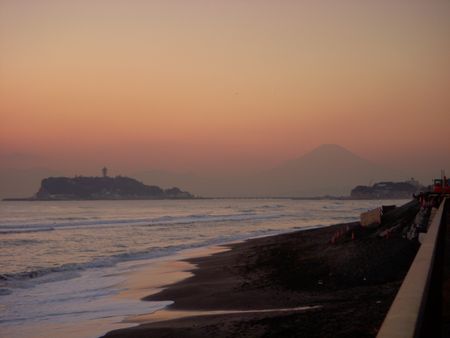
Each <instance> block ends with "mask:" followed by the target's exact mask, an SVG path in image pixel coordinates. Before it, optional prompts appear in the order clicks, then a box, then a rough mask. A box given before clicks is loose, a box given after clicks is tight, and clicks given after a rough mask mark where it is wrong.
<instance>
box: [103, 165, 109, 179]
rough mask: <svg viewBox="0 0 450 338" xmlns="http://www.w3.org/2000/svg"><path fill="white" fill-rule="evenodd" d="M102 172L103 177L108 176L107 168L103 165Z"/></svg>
mask: <svg viewBox="0 0 450 338" xmlns="http://www.w3.org/2000/svg"><path fill="white" fill-rule="evenodd" d="M102 174H103V177H108V168H106V167H103V169H102Z"/></svg>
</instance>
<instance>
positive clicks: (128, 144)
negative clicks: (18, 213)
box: [0, 0, 450, 191]
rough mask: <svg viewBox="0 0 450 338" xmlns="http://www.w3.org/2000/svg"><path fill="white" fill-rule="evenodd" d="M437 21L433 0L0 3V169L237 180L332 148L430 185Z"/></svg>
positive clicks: (439, 41)
mask: <svg viewBox="0 0 450 338" xmlns="http://www.w3.org/2000/svg"><path fill="white" fill-rule="evenodd" d="M449 14H450V3H449V2H446V1H438V0H434V1H427V2H423V1H416V0H413V1H406V0H399V1H395V2H392V1H387V0H384V1H377V2H361V1H356V0H348V1H343V2H339V4H338V3H337V2H330V1H302V2H296V1H284V2H275V1H268V0H264V1H257V2H256V1H239V2H238V1H227V2H221V1H206V0H193V1H189V2H186V1H179V0H174V1H162V0H155V1H148V2H143V1H138V0H131V1H120V0H113V1H104V0H93V1H85V0H82V1H76V2H74V1H69V0H61V1H55V0H40V1H32V2H31V1H25V0H19V1H17V0H15V1H13V0H5V1H2V2H1V3H0V48H1V50H2V53H1V55H0V122H1V123H0V169H2V170H3V172H5V170H6V169H14V170H17V172H19V171H26V170H31V169H33V168H47V169H48V170H49V171H51V172H58V173H61V174H64V175H74V174H83V175H96V174H98V173H99V170H100V168H101V167H103V166H105V165H106V166H107V167H109V168H110V170H111V173H112V174H123V175H134V174H136V173H139V172H144V171H150V170H159V171H163V172H170V173H176V174H177V175H180V174H181V175H186V173H188V174H189V173H192V174H195V175H200V176H207V177H211V176H212V177H228V179H227V180H226V181H227V182H226V184H231V185H233V181H232V180H230V179H229V177H234V176H236V175H237V176H243V175H244V174H247V175H251V174H252V173H255V172H260V171H265V170H270V169H271V168H276V167H277V166H280V165H283V163H285V162H287V161H290V160H294V159H296V158H299V157H301V156H303V155H304V154H307V153H308V152H310V151H312V150H313V149H315V148H317V147H318V146H320V145H321V144H338V145H340V146H342V147H344V148H346V149H348V150H350V151H351V152H353V153H355V154H357V155H358V156H360V157H362V158H364V159H367V160H369V161H370V162H372V163H374V164H376V165H378V166H381V167H383V168H388V169H390V170H392V171H395V172H398V173H401V175H402V177H403V176H404V177H405V178H409V177H415V178H417V179H419V180H420V181H422V182H423V183H425V184H426V183H429V180H430V179H431V178H432V177H434V176H438V175H439V173H440V169H447V170H450V157H449V156H448V154H449V153H450V142H449V141H448V134H449V132H448V128H449V125H450V95H448V88H450V39H449V38H448V37H449V36H450V20H448V17H449ZM330 170H332V168H330ZM394 176H395V175H392V177H394ZM3 180H4V181H7V183H8V184H9V183H11V182H9V181H10V180H11V177H4V178H3ZM34 180H36V178H34ZM33 182H34V181H33ZM147 183H151V182H147ZM5 184H6V183H5ZM18 184H21V185H23V186H25V185H27V184H29V183H26V182H18ZM34 184H35V183H34ZM224 184H225V183H224ZM230 188H233V187H232V186H231V187H230ZM237 188H240V186H239V184H238V183H236V189H237ZM1 190H2V188H0V191H1Z"/></svg>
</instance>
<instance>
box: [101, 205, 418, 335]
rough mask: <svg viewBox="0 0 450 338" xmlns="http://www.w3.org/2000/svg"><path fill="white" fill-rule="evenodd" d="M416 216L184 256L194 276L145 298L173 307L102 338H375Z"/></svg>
mask: <svg viewBox="0 0 450 338" xmlns="http://www.w3.org/2000/svg"><path fill="white" fill-rule="evenodd" d="M417 210H418V205H417V203H415V202H414V201H413V202H410V203H408V204H407V205H405V206H403V207H400V208H397V209H395V210H394V211H393V212H392V214H391V215H389V214H388V215H386V217H385V219H384V221H383V223H382V224H381V226H380V227H378V228H373V227H369V228H363V227H361V226H360V225H359V223H358V222H350V223H342V224H337V225H332V226H329V227H323V228H318V229H310V230H303V231H297V232H292V233H286V234H281V235H275V236H267V237H261V238H256V239H250V240H247V241H244V242H240V243H235V244H231V245H228V246H227V248H228V250H224V251H219V252H216V253H214V254H212V255H207V256H204V257H195V258H190V259H188V260H187V263H189V264H192V269H191V270H190V272H191V273H192V275H190V276H189V277H187V278H185V279H183V280H181V281H178V282H176V283H174V284H169V285H167V286H166V287H164V288H163V289H162V290H158V291H156V292H155V293H153V294H151V295H148V296H147V297H144V299H145V300H146V301H153V302H155V301H171V302H173V303H172V304H171V305H169V306H168V307H166V308H165V309H163V310H159V311H157V312H154V313H152V314H148V315H140V316H134V317H133V316H130V317H128V318H127V319H126V321H128V322H133V323H138V324H139V325H137V326H135V327H130V328H125V329H119V330H115V331H111V332H109V333H108V334H106V335H105V337H208V336H214V337H331V336H332V337H374V336H375V335H376V333H377V331H378V329H379V327H380V325H381V323H382V321H383V319H384V316H385V315H386V313H387V311H388V309H389V306H390V304H391V302H392V300H393V299H394V297H395V294H396V292H397V290H398V288H399V286H400V284H401V282H402V280H403V278H404V276H405V275H406V273H407V271H408V268H409V266H410V264H411V262H412V260H413V259H414V256H415V253H416V251H417V249H418V246H419V244H418V243H417V242H414V241H409V240H407V239H404V238H403V236H402V229H403V228H404V227H407V226H408V225H409V224H411V222H412V221H413V219H414V216H415V214H416V212H417ZM394 225H400V226H399V227H397V228H396V230H397V231H395V232H393V233H392V234H391V235H390V236H388V237H383V238H381V237H380V236H378V233H379V232H378V230H379V229H380V228H383V227H384V228H387V227H391V226H394ZM142 283H143V284H145V281H142Z"/></svg>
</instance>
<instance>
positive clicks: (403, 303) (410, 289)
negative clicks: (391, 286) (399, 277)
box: [377, 198, 447, 338]
mask: <svg viewBox="0 0 450 338" xmlns="http://www.w3.org/2000/svg"><path fill="white" fill-rule="evenodd" d="M446 204H447V198H444V199H443V201H442V203H441V205H440V206H439V209H438V211H437V212H436V215H435V216H434V219H433V221H432V223H431V224H430V227H429V228H428V231H427V233H426V236H425V239H424V241H423V243H422V244H421V246H420V248H419V250H418V252H417V254H416V257H415V258H414V261H413V263H412V265H411V267H410V268H409V271H408V273H407V275H406V277H405V279H404V281H403V283H402V285H401V287H400V290H399V291H398V293H397V296H396V297H395V299H394V302H393V303H392V305H391V308H390V309H389V312H388V314H387V316H386V318H385V319H384V322H383V324H382V326H381V328H380V330H379V331H378V335H377V337H378V338H397V337H398V338H413V337H421V336H423V337H438V336H440V333H439V331H440V329H439V328H438V327H435V325H433V326H434V327H431V325H430V324H429V323H427V320H428V318H429V317H430V314H427V311H428V312H429V310H430V308H431V307H432V308H433V309H434V310H433V311H432V312H435V311H436V309H435V308H436V303H434V302H435V301H436V297H432V294H433V292H438V291H440V290H436V285H437V286H439V281H436V279H439V276H437V275H439V274H440V273H439V270H440V267H439V266H438V265H439V261H440V260H441V259H442V257H439V256H442V255H441V254H440V252H441V251H442V250H443V248H441V247H442V246H443V245H441V244H442V243H443V239H441V238H440V237H442V236H440V234H442V233H443V229H442V228H443V226H442V225H443V224H445V222H443V215H444V208H445V205H446ZM437 307H439V304H437ZM433 315H434V314H433ZM424 331H427V332H424ZM430 331H434V332H430Z"/></svg>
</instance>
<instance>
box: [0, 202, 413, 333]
mask: <svg viewBox="0 0 450 338" xmlns="http://www.w3.org/2000/svg"><path fill="white" fill-rule="evenodd" d="M405 202H406V201H402V200H395V201H383V202H380V201H375V200H371V201H351V200H290V199H273V200H272V199H209V200H163V201H61V202H60V201H58V202H0V337H41V336H42V337H52V336H54V337H63V336H64V337H70V336H72V337H96V336H99V335H101V334H104V333H106V332H107V331H108V330H112V329H115V328H118V327H124V326H126V325H129V324H123V323H122V324H121V321H122V320H123V318H124V317H125V316H127V315H133V314H135V315H137V314H143V313H148V312H152V311H155V310H157V309H160V308H162V307H164V306H166V305H168V304H170V300H168V301H167V302H145V301H140V300H139V299H131V298H130V299H127V298H124V297H116V295H117V294H119V293H120V292H121V291H123V288H124V285H126V283H124V282H125V281H126V278H127V275H128V272H130V271H134V270H135V269H138V268H139V267H142V266H143V264H142V262H144V261H145V262H146V263H148V262H150V264H151V262H152V260H157V259H161V258H164V257H170V256H172V255H175V254H176V253H178V252H180V251H182V250H187V249H192V248H202V247H208V246H212V245H219V244H224V243H229V242H233V241H238V240H244V239H247V238H253V237H258V236H263V235H271V234H277V233H282V232H288V231H294V230H301V229H308V228H312V227H321V226H327V225H331V224H336V223H343V222H350V221H355V220H358V218H359V214H360V213H361V212H363V211H366V210H368V209H371V208H374V207H378V206H380V205H381V204H396V205H401V204H403V203H405ZM81 328H82V329H81Z"/></svg>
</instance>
